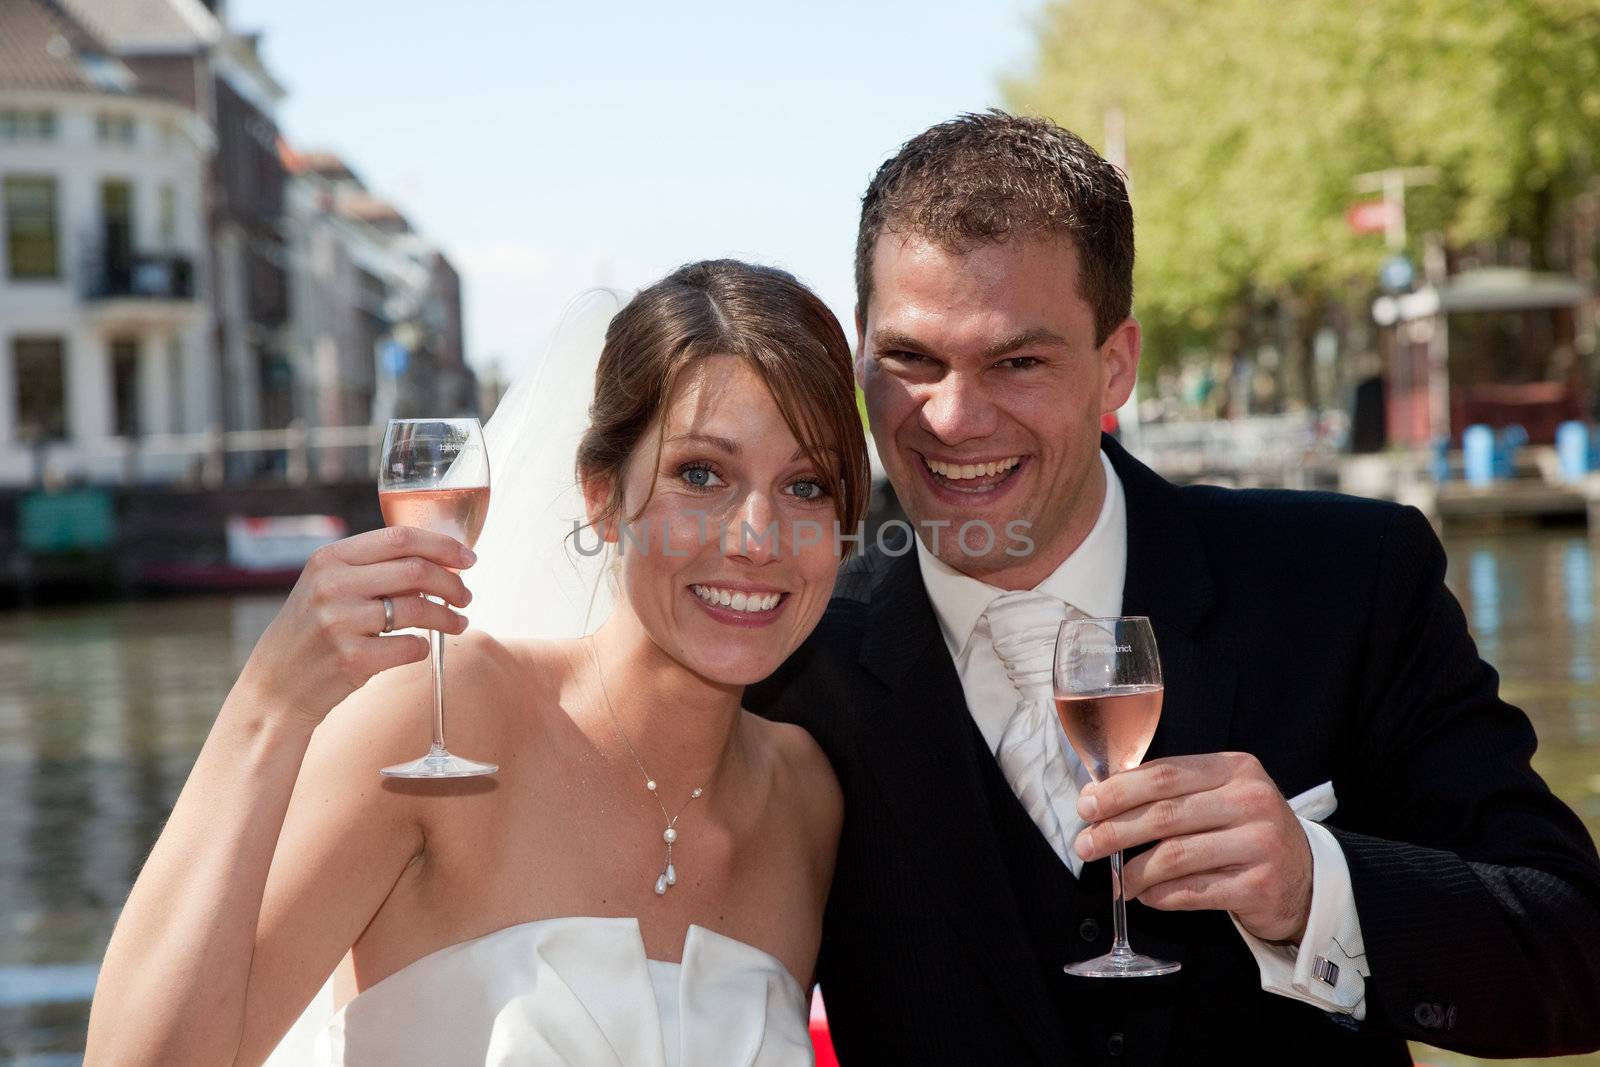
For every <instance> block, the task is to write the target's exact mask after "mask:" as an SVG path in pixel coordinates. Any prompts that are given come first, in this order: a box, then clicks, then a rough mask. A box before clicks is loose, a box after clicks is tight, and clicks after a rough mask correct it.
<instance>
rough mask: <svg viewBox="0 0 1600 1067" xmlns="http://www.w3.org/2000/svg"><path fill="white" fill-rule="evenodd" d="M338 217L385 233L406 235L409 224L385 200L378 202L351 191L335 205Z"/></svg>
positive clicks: (342, 196) (375, 198) (365, 194)
mask: <svg viewBox="0 0 1600 1067" xmlns="http://www.w3.org/2000/svg"><path fill="white" fill-rule="evenodd" d="M334 210H336V211H337V212H338V213H339V214H340V215H343V216H344V217H345V218H347V219H353V220H355V221H356V222H364V223H366V224H367V225H369V226H372V227H374V228H376V229H379V230H383V231H385V232H386V233H408V232H410V230H411V223H410V222H408V221H407V220H406V217H405V216H404V215H402V214H400V210H399V209H398V208H396V207H395V206H394V205H393V204H391V203H389V202H388V201H387V200H380V199H378V198H377V197H375V196H371V195H369V194H367V193H361V192H356V191H354V190H351V191H349V192H346V193H344V194H343V195H341V196H340V197H339V199H338V201H337V203H336V204H335V208H334Z"/></svg>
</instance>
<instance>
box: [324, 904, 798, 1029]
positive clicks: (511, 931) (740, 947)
mask: <svg viewBox="0 0 1600 1067" xmlns="http://www.w3.org/2000/svg"><path fill="white" fill-rule="evenodd" d="M551 923H615V924H617V925H619V926H620V927H621V928H622V929H623V930H625V931H626V930H629V929H630V928H631V931H632V933H634V934H635V935H636V936H637V937H638V939H639V952H640V954H641V955H644V928H643V927H642V926H640V925H639V919H638V917H637V916H634V915H619V916H609V915H557V916H552V917H549V918H545V919H529V920H528V921H527V922H520V923H512V924H511V925H510V926H502V927H501V928H500V929H498V930H491V931H489V932H488V933H486V934H480V935H478V936H477V937H472V938H468V939H467V940H465V941H457V942H455V943H454V944H450V945H446V946H444V947H443V948H440V949H435V950H434V951H432V952H429V953H427V954H426V955H423V956H418V957H417V958H416V959H414V960H412V961H411V962H410V963H408V964H406V965H405V966H404V967H402V968H400V969H399V970H398V971H395V972H394V973H393V974H391V975H388V976H387V977H385V978H382V979H379V980H378V981H376V982H374V983H372V984H371V985H370V986H368V987H367V988H365V989H363V990H361V991H360V992H358V993H357V994H356V995H355V996H353V997H351V998H350V1000H349V1001H348V1002H347V1003H346V1004H345V1006H344V1007H343V1008H340V1009H339V1011H341V1012H343V1011H345V1010H347V1009H348V1008H349V1007H350V1006H351V1005H352V1004H354V1003H355V1002H356V1001H358V1000H360V999H361V998H362V997H364V996H366V995H367V994H368V993H371V992H372V991H373V990H376V989H378V988H380V987H381V986H382V985H383V984H384V983H385V982H388V981H389V980H390V979H393V978H399V977H400V976H401V975H403V974H405V973H406V972H407V971H409V970H411V968H413V967H418V966H422V965H424V964H426V963H427V962H428V961H429V960H432V959H434V958H435V957H437V956H441V955H444V954H445V953H449V952H453V951H457V950H462V949H466V948H468V947H469V946H472V945H476V944H478V943H479V942H482V941H487V940H488V939H489V938H492V937H501V936H510V935H515V934H517V933H519V932H527V931H532V930H534V929H536V928H538V927H541V926H545V925H546V924H551ZM695 931H699V933H700V936H703V937H709V938H716V939H717V940H719V941H721V942H725V943H726V944H727V945H728V946H729V947H730V948H732V949H733V950H734V951H746V952H750V953H752V954H753V955H755V956H757V957H760V958H761V959H762V960H763V961H764V962H766V963H769V964H771V965H772V966H773V967H775V968H777V969H778V971H779V972H781V973H782V975H783V977H785V978H787V979H788V980H789V981H790V983H791V984H792V985H793V986H794V989H795V992H797V993H798V994H800V995H801V996H802V997H804V996H805V987H804V986H803V985H801V984H800V979H798V978H796V977H795V976H794V972H793V971H791V970H789V968H788V966H787V965H786V964H785V963H784V962H783V961H782V960H780V959H779V958H778V957H776V956H774V955H773V954H772V953H770V952H768V951H767V950H765V949H762V948H757V947H756V946H755V945H752V944H750V942H748V941H741V940H739V939H738V938H736V937H729V936H728V935H727V934H719V933H717V932H716V931H715V930H713V929H711V928H710V927H709V926H701V925H700V924H699V923H690V924H689V934H688V935H686V936H685V937H684V942H683V948H684V952H685V954H687V952H688V949H689V937H690V936H693V935H694V933H695ZM644 961H645V962H646V963H647V964H651V965H653V966H657V967H670V968H673V969H674V970H676V971H679V972H681V971H682V970H683V962H682V961H681V960H657V959H651V958H650V957H649V956H648V955H645V956H644Z"/></svg>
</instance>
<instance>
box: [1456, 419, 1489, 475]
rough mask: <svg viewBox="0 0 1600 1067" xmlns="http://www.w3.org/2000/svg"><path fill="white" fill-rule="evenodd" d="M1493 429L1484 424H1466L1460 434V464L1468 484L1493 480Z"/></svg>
mask: <svg viewBox="0 0 1600 1067" xmlns="http://www.w3.org/2000/svg"><path fill="white" fill-rule="evenodd" d="M1494 443H1495V442H1494V431H1493V430H1491V429H1490V428H1489V427H1487V426H1484V425H1481V424H1480V425H1477V426H1468V427H1467V428H1466V430H1464V431H1463V432H1462V434H1461V466H1462V468H1463V472H1464V473H1465V474H1466V478H1467V484H1468V485H1488V484H1489V483H1490V482H1492V481H1494V458H1495V457H1494V454H1495V447H1494Z"/></svg>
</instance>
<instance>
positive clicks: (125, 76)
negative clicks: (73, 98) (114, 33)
mask: <svg viewBox="0 0 1600 1067" xmlns="http://www.w3.org/2000/svg"><path fill="white" fill-rule="evenodd" d="M138 84H139V83H138V79H136V78H135V77H134V76H133V74H132V72H130V71H129V70H128V68H127V67H125V66H123V64H122V63H120V62H119V61H117V60H116V59H115V58H113V57H112V56H111V55H110V54H109V53H108V50H107V49H106V47H105V45H103V44H102V43H101V42H100V40H99V39H98V38H96V37H95V35H94V34H93V33H91V32H90V31H89V30H88V29H86V28H85V27H84V26H83V25H82V23H80V22H79V21H78V20H76V19H75V18H73V17H72V16H71V15H70V14H69V13H68V12H67V11H65V10H63V9H62V8H61V7H60V6H58V5H57V4H56V3H54V2H53V0H0V89H36V90H45V91H66V92H84V91H88V92H131V91H133V90H135V89H137V88H138Z"/></svg>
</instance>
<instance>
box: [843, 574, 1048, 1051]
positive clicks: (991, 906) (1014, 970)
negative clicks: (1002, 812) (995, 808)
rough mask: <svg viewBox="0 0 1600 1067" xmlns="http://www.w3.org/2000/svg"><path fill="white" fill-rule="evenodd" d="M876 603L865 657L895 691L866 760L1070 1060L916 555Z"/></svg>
mask: <svg viewBox="0 0 1600 1067" xmlns="http://www.w3.org/2000/svg"><path fill="white" fill-rule="evenodd" d="M871 603H872V607H871V618H870V620H869V623H868V626H867V629H866V633H865V637H864V640H863V644H862V652H861V660H862V663H863V665H864V666H865V667H866V668H867V669H868V670H869V671H871V672H872V674H873V675H874V676H876V677H877V678H878V680H879V681H881V682H882V683H883V684H884V686H885V691H884V693H883V694H882V699H881V702H879V703H878V704H877V705H876V706H874V707H872V708H871V709H870V712H869V714H868V715H867V716H866V717H865V721H864V725H863V732H862V736H861V740H862V743H863V745H864V747H865V751H866V752H868V753H870V758H869V759H867V760H866V761H864V762H865V763H866V764H867V766H869V767H870V769H871V772H872V774H873V776H874V777H875V778H876V780H877V782H878V785H879V786H880V788H881V794H882V798H883V803H884V805H885V806H886V807H887V808H889V809H890V810H891V811H892V812H893V815H894V818H895V820H896V821H897V822H898V824H899V825H900V827H901V829H902V831H903V832H904V833H905V835H906V837H907V839H908V841H909V842H910V845H911V848H910V851H911V853H912V854H913V855H914V856H916V858H917V860H918V861H919V862H920V863H921V864H922V876H923V878H924V880H925V882H926V884H927V885H928V887H929V889H930V892H932V893H933V895H934V896H935V897H936V898H937V899H938V900H939V901H940V902H941V904H942V906H943V907H944V909H945V910H946V912H947V913H948V915H949V917H950V919H951V921H952V923H953V924H954V925H955V927H956V929H957V930H959V931H961V933H962V935H963V936H965V938H966V940H967V944H968V947H969V948H970V949H971V951H972V954H973V957H974V958H975V960H976V961H977V964H978V967H979V969H980V970H981V972H982V973H983V974H984V975H985V976H986V977H987V978H988V980H989V981H990V982H991V983H992V984H993V985H994V986H995V988H996V989H997V990H998V991H999V992H1000V994H1001V996H1002V999H1003V1000H1004V1001H1005V1003H1006V1004H1007V1005H1008V1006H1009V1007H1010V1009H1011V1011H1012V1013H1013V1016H1014V1019H1015V1022H1016V1023H1017V1025H1018V1026H1019V1027H1020V1028H1021V1029H1022V1031H1023V1032H1024V1033H1026V1034H1027V1035H1028V1037H1029V1039H1030V1040H1032V1041H1033V1043H1034V1046H1035V1048H1036V1050H1037V1051H1038V1053H1039V1055H1040V1057H1041V1058H1043V1059H1044V1060H1045V1061H1047V1062H1062V1061H1063V1060H1064V1059H1065V1056H1066V1044H1065V1038H1064V1036H1063V1035H1062V1034H1061V1033H1060V1027H1059V1025H1058V1023H1057V1022H1056V1012H1055V1008H1054V1006H1053V1005H1052V1003H1051V1001H1050V999H1049V997H1048V995H1047V993H1046V990H1045V989H1044V987H1043V985H1042V983H1041V982H1040V981H1039V979H1038V974H1039V971H1038V967H1037V965H1036V962H1035V960H1036V957H1035V946H1033V945H1031V944H1030V943H1029V940H1028V938H1027V935H1026V931H1025V929H1024V927H1023V922H1022V918H1021V915H1020V914H1019V912H1018V910H1017V905H1016V900H1015V897H1014V895H1013V893H1012V892H1011V889H1010V879H1009V876H1008V874H1007V871H1006V866H1005V863H1004V861H1003V859H1002V857H1001V855H1000V852H999V847H998V844H997V842H996V838H995V831H994V823H993V817H992V813H991V812H990V810H989V804H988V801H987V799H986V795H985V790H984V786H983V782H982V780H981V779H980V777H979V766H978V762H977V760H978V758H979V753H978V751H977V746H976V745H975V744H974V742H973V738H972V731H973V726H972V721H971V716H970V714H969V712H968V711H967V706H966V699H965V697H964V695H963V693H962V689H961V680H960V678H959V676H958V675H957V674H956V669H955V665H954V664H953V663H952V662H951V660H950V654H949V651H948V649H947V648H946V647H945V644H944V639H943V637H942V636H941V635H940V632H939V625H938V621H937V618H936V617H935V615H934V612H933V605H932V604H931V603H930V602H929V600H928V594H927V590H926V589H925V588H924V586H923V584H922V574H921V570H920V568H919V567H918V564H917V558H916V554H915V553H914V552H908V553H906V554H905V555H904V556H901V557H899V558H894V559H889V560H887V561H886V562H885V563H884V569H883V571H882V572H881V573H880V576H879V580H878V582H877V583H876V584H875V586H874V588H873V595H872V601H871Z"/></svg>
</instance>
